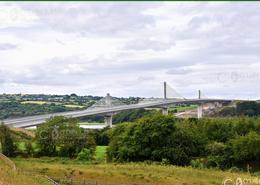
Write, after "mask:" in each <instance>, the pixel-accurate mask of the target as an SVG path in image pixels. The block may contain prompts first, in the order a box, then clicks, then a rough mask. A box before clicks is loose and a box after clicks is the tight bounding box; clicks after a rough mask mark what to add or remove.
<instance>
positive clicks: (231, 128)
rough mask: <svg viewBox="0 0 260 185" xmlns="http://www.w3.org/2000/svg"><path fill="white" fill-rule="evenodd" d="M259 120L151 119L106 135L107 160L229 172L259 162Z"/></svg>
mask: <svg viewBox="0 0 260 185" xmlns="http://www.w3.org/2000/svg"><path fill="white" fill-rule="evenodd" d="M259 128H260V119H259V118H234V119H224V118H222V119H221V118H216V119H199V120H198V119H186V120H181V119H176V118H172V117H170V116H162V115H155V116H152V117H147V118H143V119H140V120H138V121H136V122H135V123H125V124H121V125H118V126H117V127H116V128H113V129H112V130H111V132H110V139H111V141H110V144H109V148H108V157H109V159H110V160H114V161H145V160H153V161H162V160H168V161H169V162H170V163H171V164H176V165H188V164H190V162H191V160H193V164H194V165H195V166H196V164H195V163H197V162H198V161H196V160H195V159H201V160H199V161H202V162H203V166H208V167H218V168H229V167H231V166H235V165H237V164H239V163H247V162H250V161H259V160H260V159H259V156H260V139H259V138H260V135H259V134H260V129H259Z"/></svg>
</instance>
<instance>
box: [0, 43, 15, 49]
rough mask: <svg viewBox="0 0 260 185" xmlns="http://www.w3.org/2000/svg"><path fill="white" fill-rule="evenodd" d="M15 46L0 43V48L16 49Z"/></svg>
mask: <svg viewBox="0 0 260 185" xmlns="http://www.w3.org/2000/svg"><path fill="white" fill-rule="evenodd" d="M16 48H17V46H16V45H14V44H9V43H0V50H11V49H16Z"/></svg>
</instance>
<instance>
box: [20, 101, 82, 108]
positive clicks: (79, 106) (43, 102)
mask: <svg viewBox="0 0 260 185" xmlns="http://www.w3.org/2000/svg"><path fill="white" fill-rule="evenodd" d="M21 103H22V104H37V105H44V104H51V103H54V104H56V105H63V106H65V107H68V108H84V106H82V105H74V104H62V103H58V102H49V101H23V102H21Z"/></svg>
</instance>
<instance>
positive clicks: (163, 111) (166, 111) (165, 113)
mask: <svg viewBox="0 0 260 185" xmlns="http://www.w3.org/2000/svg"><path fill="white" fill-rule="evenodd" d="M162 114H163V115H168V114H169V109H168V107H163V108H162Z"/></svg>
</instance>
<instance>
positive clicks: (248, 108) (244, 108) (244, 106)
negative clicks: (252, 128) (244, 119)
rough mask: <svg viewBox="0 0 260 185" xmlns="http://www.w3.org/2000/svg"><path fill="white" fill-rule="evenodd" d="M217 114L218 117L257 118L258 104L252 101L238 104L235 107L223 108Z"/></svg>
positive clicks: (258, 112) (259, 112)
mask: <svg viewBox="0 0 260 185" xmlns="http://www.w3.org/2000/svg"><path fill="white" fill-rule="evenodd" d="M218 114H219V115H220V116H259V115H260V103H258V102H253V101H248V102H238V103H237V105H236V107H225V108H223V109H222V110H221V111H220V112H219V113H218Z"/></svg>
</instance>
